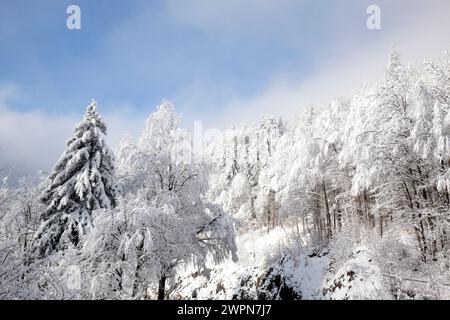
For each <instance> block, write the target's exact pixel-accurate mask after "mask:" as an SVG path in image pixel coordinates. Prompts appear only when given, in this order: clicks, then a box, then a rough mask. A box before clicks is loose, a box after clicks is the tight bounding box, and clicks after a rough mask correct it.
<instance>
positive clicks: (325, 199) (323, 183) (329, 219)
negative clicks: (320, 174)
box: [322, 180, 332, 239]
mask: <svg viewBox="0 0 450 320" xmlns="http://www.w3.org/2000/svg"><path fill="white" fill-rule="evenodd" d="M322 190H323V196H324V201H325V213H326V219H327V239H331V236H332V231H331V230H332V226H331V215H330V207H329V205H328V195H327V189H326V187H325V181H323V180H322Z"/></svg>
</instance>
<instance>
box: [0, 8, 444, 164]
mask: <svg viewBox="0 0 450 320" xmlns="http://www.w3.org/2000/svg"><path fill="white" fill-rule="evenodd" d="M70 4H76V5H78V6H79V7H80V8H81V24H82V28H81V30H68V29H67V28H66V19H67V17H68V15H67V14H66V8H67V6H68V5H70ZM371 4H376V5H379V6H380V8H381V13H382V15H381V18H382V20H381V21H382V29H381V30H377V31H371V30H368V29H367V28H366V19H367V17H368V15H367V14H366V8H367V7H368V6H369V5H371ZM448 12H450V1H448V0H430V1H424V0H417V1H408V0H397V1H389V0H383V1H375V0H342V1H331V0H329V1H325V0H227V1H225V0H186V1H183V0H164V1H162V0H159V1H157V0H155V1H152V0H146V1H144V0H130V1H125V0H122V1H119V0H117V1H116V0H115V1H111V0H90V1H88V0H71V1H65V0H39V1H29V0H0V146H1V147H2V149H0V165H2V163H3V164H5V163H7V164H15V165H16V166H17V167H23V168H27V169H24V170H25V171H26V170H31V171H33V170H36V169H38V168H48V167H50V166H51V164H52V163H53V162H54V160H55V157H58V155H59V154H60V152H61V151H62V149H63V148H64V141H65V140H66V139H67V138H69V137H70V131H71V128H72V126H73V125H74V124H75V123H76V122H77V121H79V119H80V118H81V116H82V114H83V112H84V108H85V106H86V104H87V103H88V102H89V101H90V100H91V98H93V97H95V98H96V99H97V101H98V103H99V110H100V112H101V113H102V114H103V115H104V117H105V119H106V120H107V121H108V123H109V129H110V139H111V144H112V145H115V144H116V143H117V141H119V139H120V138H121V137H123V135H124V134H126V133H130V134H133V135H136V134H137V133H139V130H140V129H141V128H142V127H143V124H144V118H145V117H146V116H147V115H148V114H149V113H150V112H152V111H153V110H154V108H155V106H156V105H158V104H159V103H160V102H161V100H162V99H168V100H171V101H173V102H174V103H175V105H176V108H177V111H179V112H181V113H182V114H183V118H184V123H183V124H184V125H185V126H186V127H188V128H189V127H190V126H192V123H193V121H194V120H202V121H203V122H204V127H219V128H223V127H226V126H229V125H231V124H238V123H239V122H241V121H255V120H256V119H257V118H259V117H260V115H262V114H273V115H274V116H278V115H280V116H284V117H287V118H289V117H291V116H292V115H294V114H296V113H298V112H301V110H302V108H303V107H304V106H305V105H306V104H308V103H314V104H316V105H317V106H319V107H326V105H327V103H328V102H329V101H330V100H331V99H333V98H336V97H338V96H340V95H349V94H351V93H352V92H354V90H356V89H357V88H358V87H359V86H360V85H361V84H362V82H363V81H374V80H377V79H379V78H380V77H381V76H382V73H383V66H384V65H385V62H386V60H387V56H388V53H389V50H390V49H391V47H392V46H393V45H395V46H396V47H397V48H398V49H399V50H400V51H401V52H402V53H403V55H404V59H405V63H407V62H408V61H411V62H413V63H420V62H421V61H422V60H423V59H425V58H435V57H437V56H439V54H440V53H441V52H442V51H443V50H445V49H448V48H449V45H450V22H448V21H449V19H448ZM18 128H20V129H18ZM32 131H34V132H32ZM36 131H38V132H39V134H36ZM40 140H45V150H46V152H45V153H44V155H41V156H38V157H35V156H34V157H32V156H31V155H35V154H36V150H40V149H39V148H42V144H41V143H40V142H41V141H40ZM31 158H32V159H31Z"/></svg>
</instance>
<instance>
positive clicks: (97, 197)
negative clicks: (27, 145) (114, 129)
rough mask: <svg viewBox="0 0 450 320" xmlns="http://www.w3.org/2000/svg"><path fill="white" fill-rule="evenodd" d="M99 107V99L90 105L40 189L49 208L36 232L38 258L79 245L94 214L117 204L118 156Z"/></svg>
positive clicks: (42, 216) (35, 244) (43, 214)
mask: <svg viewBox="0 0 450 320" xmlns="http://www.w3.org/2000/svg"><path fill="white" fill-rule="evenodd" d="M96 107H97V104H96V102H95V101H92V103H90V104H89V106H88V107H87V109H86V113H85V115H84V119H83V121H81V122H80V123H79V124H78V125H77V126H76V127H75V129H74V136H73V137H72V138H71V139H70V140H69V141H68V142H67V144H66V150H65V151H64V153H63V154H62V156H61V158H60V159H59V160H58V162H57V163H56V165H55V166H54V168H53V171H52V173H51V174H50V176H49V177H48V181H47V183H46V188H45V190H44V191H43V192H42V195H41V200H42V202H43V203H44V204H45V205H46V210H45V211H44V212H43V213H42V215H41V221H42V222H41V225H40V227H39V229H38V231H37V233H36V235H35V243H34V251H35V253H36V255H37V256H38V257H43V256H46V255H47V254H49V253H51V252H52V251H54V250H61V249H64V248H66V247H67V246H68V245H69V244H73V245H77V244H78V242H79V241H80V237H81V236H82V235H83V234H84V233H85V232H86V231H87V230H88V228H89V227H90V226H91V224H92V212H93V211H94V210H98V209H109V208H114V207H115V206H116V203H117V196H118V190H117V187H116V181H115V169H114V155H113V153H112V151H111V150H110V149H109V147H108V145H107V144H106V140H105V136H106V124H105V122H104V121H103V120H102V118H101V116H100V115H99V114H98V113H97V110H96Z"/></svg>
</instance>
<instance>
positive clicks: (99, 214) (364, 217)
mask: <svg viewBox="0 0 450 320" xmlns="http://www.w3.org/2000/svg"><path fill="white" fill-rule="evenodd" d="M380 67H381V66H380ZM143 123H144V120H143ZM222 133H223V134H222V135H221V136H220V138H218V137H216V138H215V139H209V140H208V141H204V145H203V154H202V159H203V161H200V162H199V161H190V159H192V158H193V157H192V154H188V156H186V152H188V153H190V152H191V149H190V148H185V146H186V145H188V146H189V145H190V144H191V137H190V134H189V132H188V131H187V130H185V129H183V128H181V127H180V116H179V115H178V114H177V113H176V111H175V108H174V106H173V104H172V103H170V102H168V101H164V102H163V103H162V104H161V105H160V106H159V107H158V108H157V109H156V110H155V111H154V112H153V113H151V114H150V116H149V117H148V118H147V120H146V121H145V129H144V131H143V132H142V133H141V135H140V136H139V137H137V139H132V138H125V139H123V140H122V142H121V143H120V144H119V145H118V146H117V150H115V152H113V151H112V150H111V149H110V148H109V147H108V146H107V144H106V141H105V137H106V135H107V126H106V124H105V122H104V121H103V120H102V118H101V116H100V115H99V113H98V111H97V105H96V102H95V101H92V102H91V103H90V104H89V106H88V107H87V109H86V113H85V115H84V119H83V120H82V121H81V122H80V123H79V124H78V125H77V126H76V127H75V129H74V134H73V137H72V138H70V140H69V141H68V142H67V144H66V148H65V151H64V152H63V154H62V156H61V158H60V159H59V160H57V159H55V163H56V164H55V166H54V167H53V169H52V171H51V173H50V174H49V176H48V177H46V178H45V179H43V180H42V181H41V183H39V184H38V185H35V184H33V183H32V180H31V179H29V178H26V177H24V178H23V179H22V180H21V182H20V186H19V187H17V188H10V187H9V185H8V179H7V178H5V179H4V180H3V183H2V185H1V186H0V299H176V298H201V297H199V296H198V295H197V292H198V288H195V290H194V291H195V294H192V295H191V292H189V294H185V293H186V291H183V290H182V289H181V288H182V287H184V288H186V286H190V285H193V284H192V283H194V282H199V281H200V280H198V279H199V277H204V278H205V279H211V278H213V277H214V276H215V275H217V274H218V271H217V272H215V271H214V270H219V269H217V268H220V265H224V264H227V266H228V265H230V264H238V263H239V261H240V260H242V259H244V260H245V261H246V264H248V263H247V262H248V261H250V263H251V261H253V260H255V261H256V260H258V261H259V260H262V261H264V265H265V268H266V269H262V271H261V272H262V274H266V278H264V277H261V276H260V275H256V276H255V279H256V278H258V279H257V280H256V282H255V283H256V285H255V286H256V287H259V288H262V287H264V283H265V282H264V281H265V280H267V278H269V277H268V276H267V275H268V274H269V273H266V272H265V271H266V270H267V269H269V268H270V270H272V271H273V270H276V269H277V267H276V266H280V265H282V266H286V264H287V263H288V262H287V261H288V260H289V259H293V261H297V260H298V259H300V258H299V257H300V256H301V257H305V259H313V258H317V257H321V256H325V255H327V259H329V260H327V261H328V262H327V265H326V266H325V267H324V270H325V271H324V273H326V276H324V279H323V281H324V282H326V281H328V280H329V279H332V280H329V281H331V282H332V283H334V286H333V285H329V284H327V285H324V286H322V287H320V290H317V292H316V291H315V293H314V295H308V294H307V293H306V289H303V292H297V293H296V294H293V293H291V294H290V295H289V296H286V295H283V294H279V295H276V296H270V295H267V294H259V293H261V292H262V291H261V290H260V291H258V292H259V293H258V294H257V295H256V296H254V297H253V296H251V295H250V296H251V297H252V298H266V299H272V298H277V299H282V298H301V297H304V298H308V297H309V298H314V299H316V298H317V299H320V298H329V296H327V294H329V293H330V292H334V291H336V290H337V289H336V288H339V289H340V288H341V287H342V286H344V284H343V280H342V279H343V278H337V277H336V278H333V277H334V276H336V275H338V274H339V270H340V268H341V267H343V266H345V268H347V269H346V274H347V276H348V275H349V274H350V279H349V280H348V281H352V279H354V278H355V277H358V273H357V272H358V270H362V269H364V268H365V267H364V266H362V265H359V266H356V267H354V266H352V267H351V268H352V269H351V270H350V269H348V268H350V267H348V265H349V264H348V263H347V262H348V261H350V260H351V259H354V260H355V261H356V260H357V258H356V256H355V252H354V251H353V250H355V249H357V248H361V247H364V248H365V249H364V250H366V251H367V254H369V253H370V259H368V261H369V262H370V263H371V264H372V265H371V266H370V267H367V268H373V270H376V273H377V274H379V275H380V279H381V278H382V280H380V281H381V282H380V283H381V284H380V286H378V287H377V293H376V294H375V296H373V295H370V296H364V295H356V296H353V297H354V298H355V297H356V298H380V299H397V298H398V299H401V298H416V299H425V298H436V299H439V298H450V285H448V283H450V252H449V249H450V244H449V241H450V240H449V236H450V235H449V232H450V225H449V224H450V195H449V193H450V55H449V54H448V53H444V54H443V55H442V56H441V57H439V58H437V59H436V60H430V61H426V62H425V63H424V64H423V66H417V67H412V66H406V65H405V64H404V63H403V62H402V61H401V57H400V54H399V53H398V52H396V51H395V50H393V51H392V52H391V54H390V57H389V61H388V64H387V66H386V67H385V76H384V79H380V81H379V82H378V83H373V84H364V85H363V86H362V87H361V89H360V90H359V91H358V92H356V93H355V94H354V95H353V96H352V97H346V98H339V99H337V100H336V101H333V102H331V103H330V105H329V106H328V107H327V108H323V109H317V108H314V107H313V106H312V105H311V106H305V107H302V106H299V115H298V116H297V117H296V118H295V121H286V119H281V118H278V117H276V118H273V117H270V116H264V117H262V118H261V119H260V120H259V122H257V123H256V124H254V125H240V126H235V127H232V128H229V129H227V130H224V131H223V132H222ZM0 152H2V150H0ZM56 160H57V161H56ZM280 232H281V238H283V241H282V244H283V245H282V246H283V248H280V249H279V250H278V251H277V252H276V253H275V252H272V253H271V255H270V257H269V256H267V257H264V256H263V257H261V256H260V257H257V256H256V251H252V252H253V254H254V256H252V257H251V258H250V257H248V256H247V257H245V256H244V255H245V254H246V251H245V250H244V246H245V243H246V242H245V241H247V240H246V239H248V238H249V237H250V235H252V237H253V238H254V239H253V240H252V241H253V242H252V243H253V244H252V245H254V244H255V243H256V244H258V245H261V242H270V241H275V240H274V239H275V235H276V234H280ZM255 235H256V236H255ZM271 239H272V240H271ZM240 244H243V245H242V247H241V246H240ZM254 246H255V245H254ZM360 251H361V249H359V251H357V252H358V254H359V253H360ZM277 254H278V256H277ZM305 254H306V255H305ZM308 257H310V258H308ZM252 259H253V260H252ZM295 259H297V260H295ZM302 259H303V258H302ZM349 259H350V260H349ZM300 260H301V259H300ZM301 261H304V260H301ZM311 261H312V260H311ZM314 261H316V260H314ZM346 261H347V262H346ZM355 261H354V262H353V264H358V261H356V262H355ZM369 262H368V263H369ZM280 263H281V264H280ZM373 264H376V268H375V267H373ZM294 265H295V267H293V268H294V269H295V270H296V271H295V272H296V273H297V274H300V275H301V274H304V273H306V272H310V271H308V270H310V269H311V267H307V266H305V265H303V264H301V263H300V264H298V263H295V264H294ZM310 265H311V264H310ZM271 266H272V267H271ZM274 266H275V267H274ZM302 266H303V267H302ZM246 267H248V266H246ZM215 268H216V269H215ZM186 270H189V274H194V275H195V277H194V276H193V277H191V278H186V277H184V279H182V280H180V276H179V275H180V274H183V272H186ZM283 270H285V271H281V276H282V277H283V272H287V270H286V269H283ZM317 270H318V269H317V268H316V270H315V272H318V271H317ZM371 270H372V269H371ZM360 272H361V273H363V272H365V271H360ZM374 272H375V271H374ZM355 273H356V274H355ZM233 276H235V277H236V279H235V282H233V283H239V286H240V287H241V288H236V287H235V288H226V285H225V284H223V283H218V284H217V289H216V287H215V288H214V290H213V291H214V292H213V293H212V294H211V295H210V296H209V297H208V298H211V299H214V298H217V297H216V296H214V295H215V294H216V293H217V294H218V293H219V292H220V291H226V290H227V289H229V290H234V291H233V292H234V293H235V294H234V295H233V298H237V299H238V298H239V297H248V296H249V295H245V294H244V295H243V294H242V292H243V290H244V291H245V288H242V287H245V285H246V281H244V279H246V278H245V277H244V274H233ZM287 277H288V276H287V275H286V278H287ZM297 278H301V277H300V276H298V277H297ZM327 278H328V280H327ZM333 279H334V280H333ZM336 279H338V280H339V279H340V280H339V281H337V280H336ZM368 279H373V278H370V277H369V278H368ZM190 281H192V283H191V284H189V283H188V284H186V282H190ZM267 281H268V280H267ZM299 281H300V280H299ZM368 281H369V280H368ZM370 281H372V280H370ZM288 282H289V281H288V280H286V281H284V282H283V283H284V285H287V283H288ZM341 282H342V283H341ZM361 282H362V284H360V285H362V286H364V285H365V282H364V281H363V277H361ZM406 283H408V284H406ZM219 284H220V286H219ZM233 285H234V284H233ZM205 286H206V285H205ZM299 286H300V287H301V284H299ZM368 286H370V284H368ZM291 287H292V286H291ZM353 287H355V286H353ZM222 289H223V290H222ZM291 289H292V288H291ZM293 289H295V288H293ZM271 290H272V291H273V290H274V289H273V288H272V289H271ZM294 291H295V290H294ZM362 291H364V290H362ZM183 292H184V293H183ZM237 292H240V294H237ZM218 297H219V298H220V297H224V296H218ZM225 297H226V298H228V297H231V296H229V295H228V294H227V295H226V296H225ZM335 298H336V297H335ZM337 298H340V297H337ZM341 298H352V296H349V295H344V296H343V297H341Z"/></svg>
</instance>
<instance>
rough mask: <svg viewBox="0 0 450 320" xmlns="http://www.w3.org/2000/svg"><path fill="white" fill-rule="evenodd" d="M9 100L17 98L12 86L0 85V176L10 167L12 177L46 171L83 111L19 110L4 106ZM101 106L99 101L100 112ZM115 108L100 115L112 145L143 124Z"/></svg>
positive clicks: (137, 130)
mask: <svg viewBox="0 0 450 320" xmlns="http://www.w3.org/2000/svg"><path fill="white" fill-rule="evenodd" d="M13 99H18V91H17V89H16V88H15V87H14V86H12V85H7V86H4V87H1V88H0V168H3V169H4V170H3V172H0V176H3V175H5V174H7V173H8V172H9V170H10V169H12V173H11V174H12V175H13V176H14V175H16V176H17V175H27V174H30V175H34V174H36V173H37V172H38V171H39V170H50V169H51V168H52V166H53V165H54V163H55V162H56V161H57V160H58V159H59V157H60V155H61V153H62V152H63V150H64V148H65V142H66V141H67V140H68V139H69V138H70V137H71V136H72V132H73V131H72V130H73V127H74V126H75V125H76V124H77V123H78V122H80V121H81V119H82V117H83V114H74V113H71V114H62V115H52V114H48V113H46V112H40V111H32V112H19V111H15V110H13V109H12V108H11V107H9V105H8V104H9V101H11V100H13ZM101 108H102V107H101V103H100V104H99V111H100V113H101ZM116 110H117V111H115V112H111V113H106V114H104V115H103V118H104V119H105V121H106V123H107V125H108V130H109V133H108V137H107V139H108V142H109V144H110V145H111V147H113V148H114V147H115V146H116V145H117V144H118V142H119V141H120V140H121V139H122V138H123V137H124V136H125V135H127V134H132V135H136V134H137V133H139V131H140V128H142V127H143V126H144V119H136V118H135V117H133V116H132V115H131V114H130V112H129V111H127V110H126V109H122V108H118V109H116Z"/></svg>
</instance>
